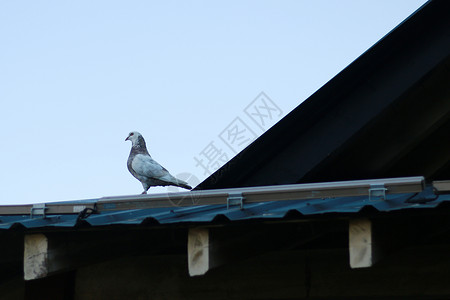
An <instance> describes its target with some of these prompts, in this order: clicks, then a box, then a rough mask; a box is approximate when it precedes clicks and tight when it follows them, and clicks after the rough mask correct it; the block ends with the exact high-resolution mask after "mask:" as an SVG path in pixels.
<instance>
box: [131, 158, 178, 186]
mask: <svg viewBox="0 0 450 300" xmlns="http://www.w3.org/2000/svg"><path fill="white" fill-rule="evenodd" d="M131 167H132V168H133V170H134V171H135V172H136V173H137V174H139V175H141V176H146V177H149V178H156V179H160V180H164V181H169V182H171V181H172V180H171V179H172V177H173V176H172V175H170V173H169V171H167V170H166V169H165V168H164V167H163V166H161V165H160V164H159V163H157V162H156V161H155V160H154V159H153V158H151V157H150V156H148V155H144V154H138V155H136V156H135V157H134V159H133V162H132V163H131Z"/></svg>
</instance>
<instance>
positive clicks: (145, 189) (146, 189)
mask: <svg viewBox="0 0 450 300" xmlns="http://www.w3.org/2000/svg"><path fill="white" fill-rule="evenodd" d="M142 187H143V188H144V191H143V192H142V194H147V191H148V189H149V188H150V185H148V184H147V183H145V182H142Z"/></svg>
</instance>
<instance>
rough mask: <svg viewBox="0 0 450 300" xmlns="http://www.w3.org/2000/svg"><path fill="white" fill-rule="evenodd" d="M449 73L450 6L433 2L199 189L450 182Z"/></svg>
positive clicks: (449, 4) (423, 7)
mask: <svg viewBox="0 0 450 300" xmlns="http://www.w3.org/2000/svg"><path fill="white" fill-rule="evenodd" d="M331 48H332V47H331ZM449 66H450V2H449V1H429V2H427V3H426V4H425V5H424V6H422V7H421V8H420V9H419V10H417V11H416V12H415V13H414V14H412V15H411V16H410V17H409V18H407V19H406V20H405V21H404V22H402V23H401V24H400V25H399V26H397V27H396V28H395V29H394V30H392V31H391V32H390V33H389V34H387V35H386V36H385V37H384V38H382V39H381V40H380V41H379V42H377V43H376V44H375V45H374V46H372V47H371V48H370V49H368V50H367V51H366V52H365V53H364V54H362V55H361V56H360V57H358V58H357V59H356V60H355V61H354V62H353V63H351V64H350V65H349V66H348V67H346V68H345V69H344V70H342V71H341V72H340V73H339V74H338V75H336V76H335V77H334V78H332V79H331V80H330V81H329V82H328V83H326V84H325V85H324V86H323V87H321V88H320V89H319V90H318V91H317V92H315V93H314V94H313V95H311V96H310V97H309V98H308V99H306V100H305V101H304V102H302V103H301V104H300V105H299V106H298V107H297V108H295V109H294V110H293V111H292V112H290V113H289V114H288V115H287V116H285V117H284V118H283V119H282V120H280V121H279V122H278V123H277V124H275V125H274V126H273V127H272V128H270V129H269V130H268V131H267V132H266V133H264V134H263V135H262V136H260V137H259V138H258V139H257V140H255V141H254V142H253V143H252V144H251V145H249V146H248V147H247V148H246V149H244V150H243V151H242V152H241V153H239V155H237V156H236V157H234V158H233V159H232V160H230V161H229V162H228V163H227V164H225V165H224V166H223V167H222V168H220V169H219V170H217V171H216V172H215V173H214V174H212V175H211V176H210V177H209V178H207V179H206V180H205V181H203V182H202V183H201V184H200V185H199V186H197V187H196V189H218V188H229V187H244V186H261V185H275V184H293V183H306V182H326V181H340V180H356V179H369V178H388V177H404V176H417V175H421V176H425V177H426V178H427V179H428V180H430V181H431V180H439V179H446V178H449V177H450V139H448V138H447V136H448V132H450V85H449V84H448V82H449V81H450V67H449ZM411 162H414V163H411Z"/></svg>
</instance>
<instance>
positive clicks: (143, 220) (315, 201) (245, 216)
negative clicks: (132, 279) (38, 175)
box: [0, 178, 450, 231]
mask: <svg viewBox="0 0 450 300" xmlns="http://www.w3.org/2000/svg"><path fill="white" fill-rule="evenodd" d="M402 180H403V182H406V181H405V180H404V179H402ZM422 181H423V178H422ZM386 182H389V180H387V181H386ZM356 183H358V182H352V183H351V185H347V186H353V187H355V190H354V191H352V193H354V194H355V195H357V196H345V197H333V196H332V194H335V195H338V194H339V191H337V190H336V189H335V190H333V191H332V192H331V193H332V194H330V196H327V197H320V194H319V193H320V189H318V188H317V187H316V188H314V189H308V191H310V193H309V194H304V192H303V191H304V190H305V189H303V187H305V186H306V187H307V186H308V185H298V189H296V190H295V191H297V192H298V191H300V192H302V193H301V194H297V195H298V197H299V198H304V199H298V200H295V197H296V196H295V195H296V194H293V193H290V194H289V197H290V198H291V199H294V200H280V201H263V200H261V201H260V202H257V201H256V200H255V201H250V203H246V202H245V200H244V203H243V208H241V207H240V205H239V204H238V203H228V205H227V203H224V204H210V205H193V206H185V207H181V206H178V207H176V206H169V207H167V206H166V207H152V208H137V209H136V208H135V209H129V208H128V209H120V205H123V203H131V204H133V205H134V207H145V205H149V206H150V207H151V206H155V205H158V204H157V203H158V199H159V198H164V197H165V198H167V197H170V195H169V196H168V195H167V194H166V195H153V196H144V198H143V199H142V200H140V201H136V200H134V201H130V202H124V201H128V200H129V199H128V200H127V198H126V197H125V198H124V197H116V198H115V199H113V200H111V199H92V200H87V201H83V202H80V201H75V202H64V203H53V205H54V206H55V207H57V206H58V205H64V206H71V207H76V208H79V207H80V205H81V206H82V207H84V208H85V209H84V210H80V212H79V213H65V214H62V213H61V214H58V213H53V214H47V215H45V216H44V215H43V214H42V212H41V213H38V212H36V213H35V214H34V215H33V216H31V215H30V213H27V214H19V215H1V216H0V231H2V230H8V229H9V230H13V229H28V230H32V229H39V230H41V229H49V228H50V229H51V228H58V229H64V228H68V229H71V228H72V229H73V228H75V227H76V228H78V227H80V226H81V227H84V226H88V227H89V226H90V227H101V226H110V225H152V226H157V225H173V224H176V225H180V224H202V223H223V222H245V221H264V222H265V221H274V220H275V221H277V220H287V219H289V220H292V219H297V220H308V219H311V218H318V217H319V218H320V217H333V216H336V215H339V216H340V217H343V216H346V215H348V216H355V215H358V214H365V213H367V212H371V213H372V214H377V213H389V212H394V211H416V212H419V211H420V212H436V211H440V210H441V209H444V210H446V205H448V204H450V195H449V194H437V193H436V191H435V187H433V186H428V187H426V188H425V189H423V190H422V191H420V192H413V191H415V189H416V187H413V188H412V189H410V190H411V191H412V192H407V193H390V192H388V193H387V194H385V195H384V196H383V195H374V194H373V193H372V194H371V192H370V191H368V192H367V191H362V190H363V188H362V185H359V184H356ZM375 183H378V182H375ZM339 184H340V185H342V183H339ZM387 184H388V183H387ZM333 185H334V186H336V184H334V183H333V184H331V185H328V187H331V186H333ZM324 186H325V187H327V185H324ZM379 186H380V185H379V184H373V182H372V184H370V185H369V187H372V188H373V187H379ZM382 186H383V187H384V186H386V187H387V190H388V191H393V190H394V189H395V187H393V186H389V187H388V186H387V185H382ZM404 187H405V186H399V188H400V189H398V191H402V188H404ZM408 188H409V187H408ZM420 189H421V188H420ZM280 190H281V189H280V187H276V190H275V191H273V189H265V192H264V193H261V192H260V191H258V190H257V191H256V192H255V193H254V195H256V194H258V195H259V196H260V197H261V199H264V198H267V197H266V196H267V195H272V196H271V197H273V198H272V199H276V198H277V196H278V197H279V196H280V195H281V196H282V197H284V198H285V199H287V198H286V197H287V196H286V195H287V194H286V193H285V192H278V191H280ZM286 190H289V191H293V187H292V186H290V187H289V189H285V191H286ZM366 190H367V189H366ZM233 191H234V192H233V193H230V194H229V195H235V194H236V193H235V192H236V191H235V190H233ZM244 191H245V189H244ZM247 191H249V190H248V189H247ZM346 193H348V189H347V192H346ZM222 194H223V193H222ZM222 194H218V193H217V194H216V196H221V195H222ZM314 194H317V195H319V196H318V197H317V198H311V196H310V195H314ZM242 195H244V196H245V195H248V197H249V199H250V200H251V197H252V194H251V193H250V192H248V193H247V194H246V193H242ZM149 197H150V198H149ZM158 197H159V198H158ZM205 198H208V199H209V198H211V194H210V193H209V194H205ZM208 199H207V200H208ZM169 200H170V199H169ZM155 203H156V204H155ZM173 205H175V204H174V203H173ZM88 207H93V208H96V207H97V208H98V209H97V210H95V209H93V210H89V209H88ZM0 208H1V207H0Z"/></svg>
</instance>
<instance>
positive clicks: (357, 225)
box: [349, 219, 376, 268]
mask: <svg viewBox="0 0 450 300" xmlns="http://www.w3.org/2000/svg"><path fill="white" fill-rule="evenodd" d="M372 227H373V226H372V221H370V220H369V219H355V220H350V222H349V254H350V267H351V268H368V267H371V266H372V265H373V264H374V263H375V259H374V257H375V254H376V253H375V251H374V240H373V228H372Z"/></svg>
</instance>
